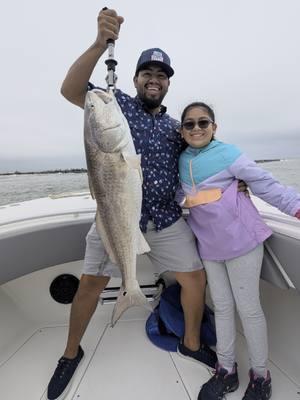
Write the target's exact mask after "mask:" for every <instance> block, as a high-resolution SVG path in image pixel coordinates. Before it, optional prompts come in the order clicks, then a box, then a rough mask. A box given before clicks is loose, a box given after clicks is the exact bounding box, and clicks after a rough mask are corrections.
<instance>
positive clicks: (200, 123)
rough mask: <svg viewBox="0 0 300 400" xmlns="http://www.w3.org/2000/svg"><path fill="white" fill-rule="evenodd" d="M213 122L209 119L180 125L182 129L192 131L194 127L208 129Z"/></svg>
mask: <svg viewBox="0 0 300 400" xmlns="http://www.w3.org/2000/svg"><path fill="white" fill-rule="evenodd" d="M213 123H214V121H212V120H211V119H198V121H186V122H183V123H182V127H183V128H184V129H186V130H187V131H192V130H193V129H194V128H195V126H196V125H198V127H199V128H200V129H206V128H208V127H209V125H210V124H213Z"/></svg>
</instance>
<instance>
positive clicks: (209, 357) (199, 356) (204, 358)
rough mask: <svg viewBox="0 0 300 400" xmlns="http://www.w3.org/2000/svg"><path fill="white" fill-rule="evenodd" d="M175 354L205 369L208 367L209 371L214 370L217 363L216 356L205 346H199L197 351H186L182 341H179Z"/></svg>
mask: <svg viewBox="0 0 300 400" xmlns="http://www.w3.org/2000/svg"><path fill="white" fill-rule="evenodd" d="M177 353H178V354H179V355H180V356H181V357H184V358H188V359H190V360H193V361H196V362H198V363H200V364H202V365H204V366H205V367H209V368H210V369H215V366H216V363H217V355H216V353H215V352H214V351H213V350H212V349H211V348H210V347H208V346H207V345H206V344H201V346H200V349H199V350H196V351H193V350H190V349H188V348H187V347H186V346H185V345H184V344H183V340H181V341H180V343H179V344H178V347H177Z"/></svg>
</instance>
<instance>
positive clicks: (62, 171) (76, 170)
mask: <svg viewBox="0 0 300 400" xmlns="http://www.w3.org/2000/svg"><path fill="white" fill-rule="evenodd" d="M273 161H281V159H280V158H274V159H268V160H255V162H257V163H266V162H273ZM83 173H87V169H86V168H70V169H51V170H46V171H27V172H21V171H15V172H0V176H9V175H41V174H83Z"/></svg>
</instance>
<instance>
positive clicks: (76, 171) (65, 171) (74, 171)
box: [0, 168, 87, 176]
mask: <svg viewBox="0 0 300 400" xmlns="http://www.w3.org/2000/svg"><path fill="white" fill-rule="evenodd" d="M86 172H87V169H86V168H71V169H51V170H46V171H28V172H21V171H15V172H0V176H3V175H41V174H45V175H46V174H70V173H71V174H82V173H86Z"/></svg>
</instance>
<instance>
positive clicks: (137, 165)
mask: <svg viewBox="0 0 300 400" xmlns="http://www.w3.org/2000/svg"><path fill="white" fill-rule="evenodd" d="M121 154H122V157H123V158H124V161H125V162H126V163H127V164H128V166H129V167H130V168H133V169H137V170H138V172H139V175H140V178H141V183H143V173H142V168H141V155H140V154H128V153H125V152H124V153H121Z"/></svg>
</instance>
